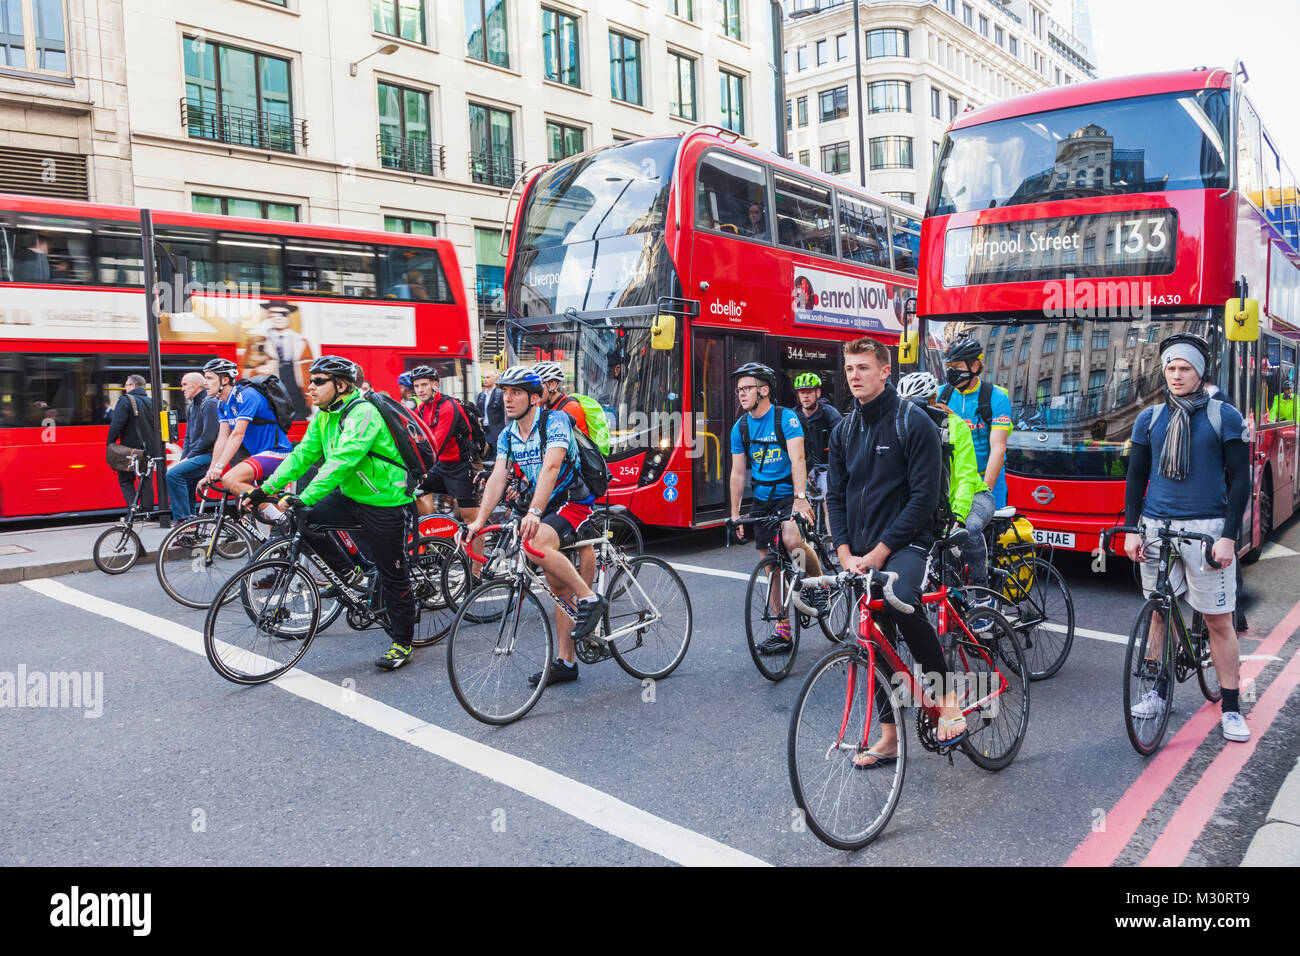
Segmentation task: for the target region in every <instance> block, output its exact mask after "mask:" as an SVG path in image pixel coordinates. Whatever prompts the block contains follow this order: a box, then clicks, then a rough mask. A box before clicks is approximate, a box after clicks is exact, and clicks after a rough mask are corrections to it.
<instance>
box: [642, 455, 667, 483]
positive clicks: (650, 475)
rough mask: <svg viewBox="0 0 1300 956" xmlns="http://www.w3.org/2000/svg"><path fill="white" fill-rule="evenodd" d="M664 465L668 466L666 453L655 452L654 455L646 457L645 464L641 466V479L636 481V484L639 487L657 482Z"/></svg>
mask: <svg viewBox="0 0 1300 956" xmlns="http://www.w3.org/2000/svg"><path fill="white" fill-rule="evenodd" d="M666 464H668V452H667V451H657V452H655V453H654V454H651V455H646V456H645V462H644V463H643V464H642V465H641V477H639V478H638V479H637V481H636V483H637V484H638V485H639V486H641V487H644V486H646V485H653V484H654V483H655V482H656V481H658V480H659V475H660V473H661V472H662V471H663V470H664V465H666Z"/></svg>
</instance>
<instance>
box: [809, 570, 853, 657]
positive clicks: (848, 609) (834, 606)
mask: <svg viewBox="0 0 1300 956" xmlns="http://www.w3.org/2000/svg"><path fill="white" fill-rule="evenodd" d="M826 573H827V574H829V573H830V572H829V571H827V572H826ZM851 623H853V595H852V594H851V593H850V591H849V589H848V588H844V587H837V588H831V590H830V597H829V600H828V605H827V609H826V613H825V614H823V615H822V616H821V617H819V618H818V619H817V624H818V625H819V626H820V627H821V629H822V633H823V634H825V635H826V640H828V641H832V642H839V641H843V640H844V639H845V632H846V631H848V629H849V625H850V624H851Z"/></svg>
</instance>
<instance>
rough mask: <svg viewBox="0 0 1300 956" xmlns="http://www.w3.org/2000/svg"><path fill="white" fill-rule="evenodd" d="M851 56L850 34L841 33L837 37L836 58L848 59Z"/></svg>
mask: <svg viewBox="0 0 1300 956" xmlns="http://www.w3.org/2000/svg"><path fill="white" fill-rule="evenodd" d="M848 58H849V35H848V34H847V33H841V34H840V35H839V36H837V37H836V38H835V59H837V60H847V59H848Z"/></svg>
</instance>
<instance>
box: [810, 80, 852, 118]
mask: <svg viewBox="0 0 1300 956" xmlns="http://www.w3.org/2000/svg"><path fill="white" fill-rule="evenodd" d="M817 103H818V106H819V107H820V110H821V121H822V122H823V123H829V122H830V121H831V120H837V119H844V117H846V116H848V115H849V88H848V87H847V86H839V87H836V88H835V89H833V90H823V91H822V92H821V93H818V94H817Z"/></svg>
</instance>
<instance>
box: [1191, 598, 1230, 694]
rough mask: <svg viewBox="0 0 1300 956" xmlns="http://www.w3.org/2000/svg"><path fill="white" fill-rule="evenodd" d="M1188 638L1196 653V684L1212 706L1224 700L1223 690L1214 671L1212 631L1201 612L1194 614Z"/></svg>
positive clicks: (1217, 673)
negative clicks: (1211, 648)
mask: <svg viewBox="0 0 1300 956" xmlns="http://www.w3.org/2000/svg"><path fill="white" fill-rule="evenodd" d="M1187 636H1188V638H1189V639H1190V641H1191V645H1192V650H1193V651H1195V652H1196V683H1198V684H1200V685H1201V693H1202V694H1203V695H1204V697H1205V699H1206V700H1208V701H1209V702H1210V703H1211V704H1215V703H1218V702H1219V701H1220V700H1222V699H1223V688H1222V687H1221V686H1219V672H1218V671H1217V670H1215V669H1214V661H1213V660H1212V659H1211V657H1210V629H1209V628H1208V627H1207V626H1206V624H1205V617H1204V616H1203V615H1202V614H1201V612H1200V611H1193V612H1192V625H1191V629H1190V633H1189V634H1188V635H1187Z"/></svg>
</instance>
